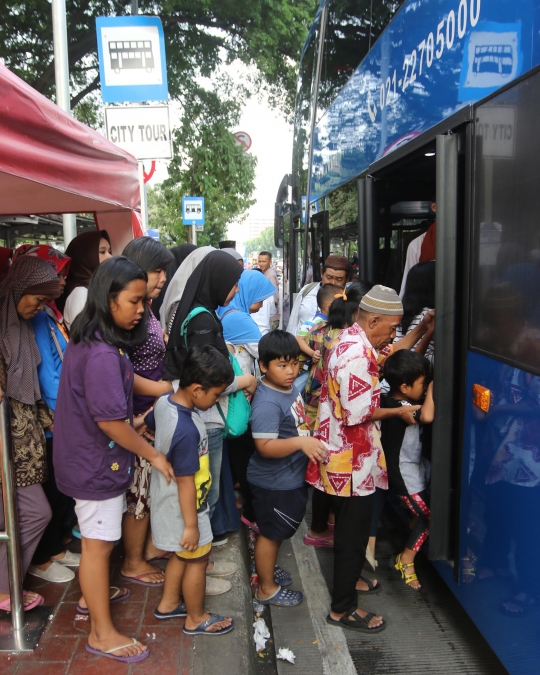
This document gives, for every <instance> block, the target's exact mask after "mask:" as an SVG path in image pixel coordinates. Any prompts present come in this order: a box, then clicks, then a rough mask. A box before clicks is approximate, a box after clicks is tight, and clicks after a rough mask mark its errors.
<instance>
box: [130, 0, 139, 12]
mask: <svg viewBox="0 0 540 675" xmlns="http://www.w3.org/2000/svg"><path fill="white" fill-rule="evenodd" d="M131 13H132V14H138V13H139V2H138V0H131Z"/></svg>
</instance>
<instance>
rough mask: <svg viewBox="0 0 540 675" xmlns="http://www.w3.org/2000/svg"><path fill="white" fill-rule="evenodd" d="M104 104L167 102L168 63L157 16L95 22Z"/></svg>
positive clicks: (161, 28) (119, 18)
mask: <svg viewBox="0 0 540 675" xmlns="http://www.w3.org/2000/svg"><path fill="white" fill-rule="evenodd" d="M96 32H97V43H98V57H99V74H100V77H101V95H102V97H103V101H104V102H105V103H121V102H124V101H133V102H141V101H167V100H168V98H169V93H168V87H167V62H166V59H165V38H164V35H163V26H162V25H161V19H160V18H159V17H157V16H140V15H136V16H102V17H98V18H97V19H96Z"/></svg>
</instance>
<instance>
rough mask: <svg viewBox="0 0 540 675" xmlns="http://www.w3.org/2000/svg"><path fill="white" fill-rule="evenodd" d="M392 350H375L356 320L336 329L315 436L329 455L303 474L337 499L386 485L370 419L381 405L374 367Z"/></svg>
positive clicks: (377, 439)
mask: <svg viewBox="0 0 540 675" xmlns="http://www.w3.org/2000/svg"><path fill="white" fill-rule="evenodd" d="M391 353H392V347H391V346H389V347H385V348H384V350H382V351H381V352H380V353H377V351H376V350H375V349H374V348H373V347H372V345H371V344H370V342H369V340H368V338H367V335H366V334H365V332H364V330H363V329H362V328H361V327H360V326H358V324H354V325H353V326H352V327H351V328H347V329H345V330H343V331H342V332H341V334H340V336H339V339H338V341H337V343H336V346H335V347H334V350H333V352H332V353H331V355H330V357H329V360H328V368H327V370H326V373H325V377H324V379H323V383H322V388H321V398H320V404H319V414H318V424H317V425H316V428H315V434H314V435H315V437H316V438H319V439H320V440H321V441H323V442H324V443H325V445H326V447H327V451H328V459H327V461H326V462H325V463H324V464H320V465H317V466H315V465H313V464H310V465H309V467H308V471H307V473H306V481H307V482H308V483H310V484H311V485H313V486H314V487H316V488H317V489H319V490H322V491H324V492H326V493H328V494H331V495H338V496H340V497H352V496H354V497H364V496H367V495H369V494H371V493H373V492H374V491H375V488H376V487H378V488H382V489H388V476H387V471H386V461H385V458H384V453H383V449H382V445H381V430H380V423H379V422H372V421H370V420H371V417H372V415H373V412H374V411H375V409H376V408H378V407H379V405H380V384H379V367H380V365H381V364H382V363H384V361H385V360H386V358H387V357H388V356H389V355H390V354H391Z"/></svg>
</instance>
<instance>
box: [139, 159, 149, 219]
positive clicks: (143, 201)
mask: <svg viewBox="0 0 540 675" xmlns="http://www.w3.org/2000/svg"><path fill="white" fill-rule="evenodd" d="M139 192H140V193H141V220H142V225H143V229H144V230H147V229H148V205H147V203H146V187H145V185H144V164H143V163H142V162H139Z"/></svg>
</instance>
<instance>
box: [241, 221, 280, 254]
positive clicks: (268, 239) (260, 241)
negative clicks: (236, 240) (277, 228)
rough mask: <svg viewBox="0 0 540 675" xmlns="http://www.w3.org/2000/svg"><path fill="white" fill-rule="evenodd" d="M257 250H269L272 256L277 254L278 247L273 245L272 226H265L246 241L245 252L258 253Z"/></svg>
mask: <svg viewBox="0 0 540 675" xmlns="http://www.w3.org/2000/svg"><path fill="white" fill-rule="evenodd" d="M259 251H269V252H270V253H271V254H272V257H273V258H276V257H277V255H278V249H277V248H276V247H275V245H274V228H273V227H267V228H266V229H264V230H263V231H262V232H261V233H260V235H259V236H258V237H255V239H250V240H249V241H246V253H247V254H248V255H249V254H251V253H259Z"/></svg>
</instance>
